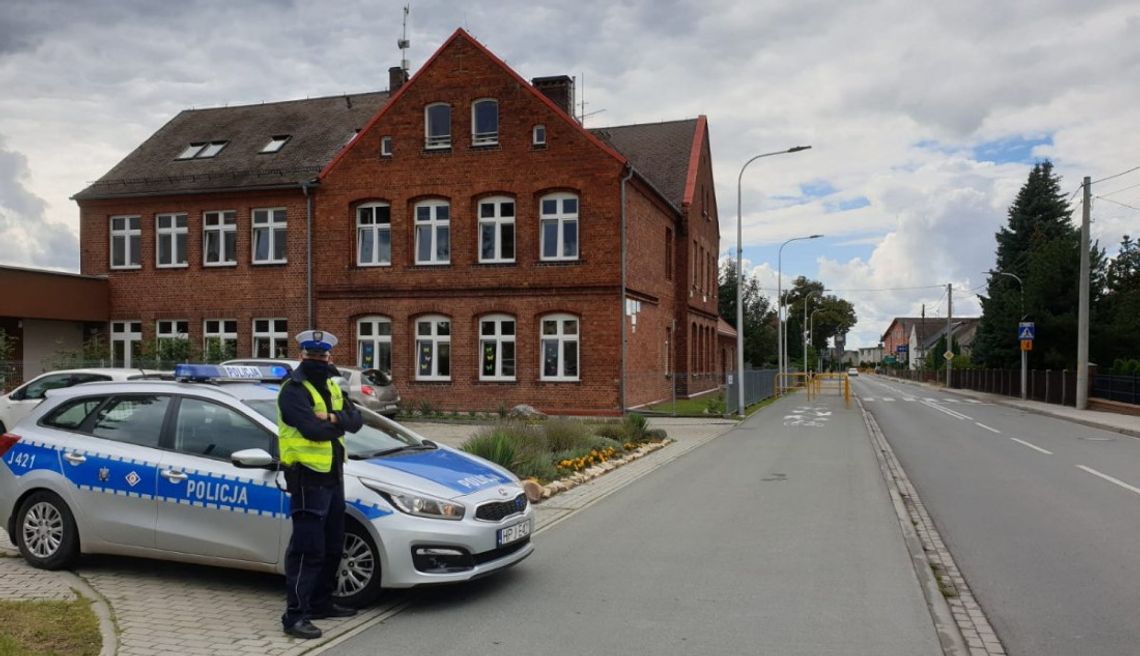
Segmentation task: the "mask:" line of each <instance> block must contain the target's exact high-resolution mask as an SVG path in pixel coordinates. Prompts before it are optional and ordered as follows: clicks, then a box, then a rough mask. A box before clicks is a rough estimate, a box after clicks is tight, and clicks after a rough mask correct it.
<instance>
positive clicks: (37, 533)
mask: <svg viewBox="0 0 1140 656" xmlns="http://www.w3.org/2000/svg"><path fill="white" fill-rule="evenodd" d="M15 529H16V535H15V536H13V537H15V539H16V546H17V547H18V548H19V549H20V555H22V556H23V557H24V560H26V561H28V562H29V563H30V564H31V565H32V566H33V567H39V568H40V569H64V568H66V567H68V566H69V565H71V563H73V562H74V561H75V558H76V556H78V555H79V529H77V528H76V527H75V518H74V517H72V515H71V509H70V508H68V507H67V504H66V503H64V502H63V499H60V498H59V496H58V495H56V494H54V493H52V492H47V491H40V492H35V493H33V494H32V495H31V496H29V497H28V498H27V499H25V500H24V503H23V504H22V505H21V506H20V512H19V513H18V514H17V515H16V526H15Z"/></svg>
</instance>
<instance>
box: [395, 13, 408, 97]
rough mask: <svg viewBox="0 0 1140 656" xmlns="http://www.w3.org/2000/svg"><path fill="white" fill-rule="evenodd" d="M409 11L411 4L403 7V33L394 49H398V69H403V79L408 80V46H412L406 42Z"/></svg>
mask: <svg viewBox="0 0 1140 656" xmlns="http://www.w3.org/2000/svg"><path fill="white" fill-rule="evenodd" d="M410 10H411V4H410V3H409V4H405V5H404V32H403V35H402V36H401V37H400V38H399V39H398V40H397V41H396V47H398V48H399V49H400V68H402V69H404V79H405V80H406V79H407V78H408V68H409V66H408V46H410V45H412V43H411V42H410V41H408V12H409V11H410Z"/></svg>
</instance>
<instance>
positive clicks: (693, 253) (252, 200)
mask: <svg viewBox="0 0 1140 656" xmlns="http://www.w3.org/2000/svg"><path fill="white" fill-rule="evenodd" d="M488 98H490V99H494V100H496V101H497V103H498V137H497V143H494V144H492V145H477V144H475V143H473V141H474V139H473V136H472V121H473V118H472V103H473V102H474V101H476V100H480V99H488ZM437 103H446V104H447V105H449V106H450V108H451V116H450V146H449V147H447V148H443V149H430V148H427V147H426V144H425V121H426V119H425V107H427V106H428V105H432V104H437ZM349 105H351V103H349ZM695 124H696V125H697V126H698V134H697V135H695V136H693V137H692V142H693V144H694V145H693V150H692V152H691V153H689V163H688V169H689V172H688V174H687V178H686V180H687V182H686V184H685V195H684V202H683V203H681V202H680V199H679V198H677V199H674V198H667V197H666V196H665V195H663V193H662V192H661V191H660V189H659V188H658V187H657V186H655V185H654V184H652V183H650V182H649V181H648V179H647V178H645V177H644V175H643V174H640V173H637V172H636V171H635V172H634V173H633V175H632V177H631V178H629V179H628V181H626V182H625V183H624V184H623V179H626V178H627V176H628V175H629V174H630V162H629V161H628V160H627V159H626V158H625V156H624V155H623V154H621V153H619V152H618V151H617V150H615V149H614V148H613V147H611V146H610V145H609V144H608V143H606V142H605V141H604V140H603V139H600V138H598V137H597V136H595V135H593V134H591V133H590V132H587V131H585V130H583V129H582V128H581V127H580V126H579V125H578V124H577V123H576V122H575V121H574V119H572V118H570V117H569V116H567V115H566V114H565V112H564V111H563V110H562V109H560V108H559V107H557V106H556V105H555V104H554V103H553V102H551V101H550V100H549V99H547V98H546V97H544V96H542V95H541V94H540V93H538V92H537V91H536V90H535V89H534V88H533V87H532V86H531V85H530V84H529V83H527V82H526V81H525V80H523V79H522V78H520V77H519V76H518V75H517V74H515V73H514V72H513V71H512V70H510V69H509V68H508V67H507V66H506V65H505V64H504V63H503V62H502V61H500V60H498V59H497V58H496V57H495V56H494V55H492V54H491V53H490V52H488V51H487V50H486V49H485V48H484V47H483V46H482V45H480V44H478V43H477V42H476V41H474V39H472V38H471V37H470V36H468V35H467V34H466V33H465V32H463V31H462V30H459V31H457V32H456V33H455V34H454V35H453V36H452V37H451V38H450V39H449V40H448V41H447V42H446V43H445V44H444V45H443V46H442V47H441V48H440V49H439V50H438V51H437V52H436V54H435V55H433V57H432V58H431V59H430V60H429V61H428V62H427V63H426V64H425V65H424V67H423V68H422V69H420V70H419V71H418V72H417V73H416V75H415V76H414V77H413V78H412V79H411V80H409V81H408V82H406V83H404V84H403V86H402V87H401V88H400V89H399V90H398V92H395V93H393V94H392V96H391V98H390V99H388V100H387V102H386V103H385V104H383V105H382V108H381V109H380V111H379V112H378V113H377V114H376V115H375V116H374V117H373V118H372V119H371V121H370V122H368V124H367V126H365V127H364V129H363V130H362V131H360V132H359V133H358V134H357V136H356V137H355V138H354V139H353V140H352V141H351V142H350V144H349V145H348V146H347V147H345V148H344V149H343V150H341V151H340V153H339V154H338V155H337V156H336V157H335V158H334V159H332V161H331V162H327V166H325V169H324V170H323V171H322V172H321V174H320V176H319V177H318V179H317V185H316V186H315V187H314V188H313V191H312V194H313V204H314V215H313V223H314V236H313V261H314V267H313V270H314V299H313V304H314V313H315V322H314V323H315V324H316V326H317V327H320V328H322V329H324V330H328V331H331V332H333V333H334V334H336V335H338V336H339V337H340V346H339V347H338V349H337V352H336V353H335V354H334V357H335V360H336V361H338V362H342V363H347V364H354V365H355V364H358V357H359V355H360V347H361V337H360V335H359V334H358V331H359V328H358V322H359V320H360V319H362V318H364V317H369V318H371V319H380V320H383V321H386V322H388V325H390V328H391V335H390V344H391V365H392V374H393V378H394V380H395V383H396V385H397V387H398V389H399V391H400V393H401V395H402V397H403V398H404V399H405V400H406V401H407V402H408V403H410V404H413V405H414V404H418V403H421V402H426V403H428V404H430V405H431V406H432V407H433V408H437V409H444V410H457V411H467V410H482V411H487V410H495V409H498V408H499V407H501V406H506V407H511V406H513V405H516V404H520V403H525V404H529V405H532V406H535V407H537V408H539V409H541V410H543V411H547V412H554V413H573V414H617V413H620V412H622V409H623V407H624V408H631V407H638V406H641V405H645V404H649V403H653V402H656V401H661V400H665V399H668V398H669V397H670V396H671V394H672V393H673V390H672V389H671V386H672V385H674V384H676V385H677V392H678V394H679V395H681V396H684V395H686V394H699V393H704V392H705V391H709V390H715V389H716V388H717V387H718V385H719V384H720V381H721V379H722V376H723V365H722V363H721V360H722V358H720V357H718V348H717V333H716V326H717V298H716V293H717V292H716V290H717V258H718V253H719V226H718V222H717V214H716V200H715V198H716V195H715V193H714V192H713V180H712V166H711V154H710V150H709V145H708V135H707V127H706V125H705V121H704V118H703V117H701V119H699V120H698V121H696V122H695ZM537 125H541V126H544V128H545V136H546V143H545V144H544V145H535V144H533V143H532V135H533V130H534V128H535V126H537ZM222 136H224V135H222ZM382 143H384V144H387V146H388V149H389V150H388V151H387V152H383V153H382V147H381V145H382ZM286 148H288V146H286ZM683 158H684V154H682V159H683ZM623 188H624V210H625V236H626V267H625V276H626V286H625V290H624V292H623V288H622V275H623V268H622V257H621V256H622V224H623V221H622V217H623ZM551 194H563V195H569V197H572V198H574V199H576V200H577V229H578V236H577V239H578V255H577V258H569V259H567V260H565V261H549V260H545V259H544V258H543V257H542V230H541V223H540V215H541V206H542V201H543V200H544V199H547V198H549V196H550V195H551ZM492 196H494V197H502V198H505V199H507V200H509V201H510V202H512V203H513V206H514V222H513V225H514V235H515V236H514V251H515V253H514V258H513V261H508V262H499V263H481V262H480V227H479V203H480V201H482V200H485V199H487V198H489V197H492ZM425 201H430V202H432V203H437V204H438V203H442V204H446V207H447V208H448V215H449V216H448V220H447V222H446V226H447V230H448V233H449V234H448V236H449V245H450V249H449V257H448V258H446V259H445V260H444V261H443V263H438V264H436V263H432V264H425V263H417V251H416V243H417V242H416V218H415V217H416V207H417V205H418V204H420V203H423V202H425ZM367 203H382V204H384V205H385V206H386V207H387V208H388V209H387V213H388V220H389V221H390V223H389V225H390V240H391V241H390V243H391V251H390V261H389V262H385V263H383V264H380V265H367V264H364V263H362V262H360V258H359V253H358V248H359V244H358V232H357V211H358V209H359V208H360V206H361V205H364V204H367ZM679 204H680V207H679V206H678V205H679ZM266 207H283V208H286V212H287V221H288V238H287V239H288V241H287V252H288V262H287V263H286V264H275V265H255V264H253V263H252V261H251V260H252V256H251V248H252V246H251V230H252V225H251V210H252V209H254V208H266ZM80 208H81V242H82V270H83V273H86V274H100V275H108V277H109V280H110V288H111V308H112V309H111V319H112V321H123V320H130V321H140V322H142V329H143V330H142V332H143V340H144V341H147V340H151V339H153V338H154V335H155V322H156V321H160V320H167V319H175V320H187V321H188V322H189V338H190V341H191V343H192V344H195V345H201V343H202V341H203V321H204V320H207V319H231V320H236V321H237V322H238V340H237V354H238V355H239V356H247V355H250V354H252V351H253V342H252V322H253V320H254V319H255V318H284V319H287V320H288V328H289V332H290V333H291V334H295V333H296V332H298V331H300V330H303V329H304V328H306V327H308V325H307V324H308V321H307V299H306V293H305V292H306V267H305V262H306V253H305V236H306V230H305V224H306V217H307V214H306V198H305V196H304V194H303V193H302V189H301V186H300V183H298V184H297V185H296V186H294V187H292V188H281V189H278V190H276V191H243V190H234V191H230V192H225V193H177V194H175V193H171V194H166V195H161V194H160V195H155V194H153V193H152V194H151V195H148V196H146V197H127V198H123V197H119V198H115V199H107V198H102V199H83V198H81V199H80ZM212 210H234V211H236V212H237V221H238V225H237V233H236V234H237V264H236V265H234V266H229V267H209V266H204V265H203V262H202V259H203V255H202V250H203V233H202V229H203V225H202V221H203V218H202V214H203V212H207V211H212ZM166 212H181V213H185V214H187V216H188V239H187V244H188V253H187V259H188V266H186V267H184V268H176V269H172V268H158V267H156V264H155V257H156V255H155V254H156V248H155V215H156V214H158V213H166ZM122 215H137V216H140V217H141V219H142V220H141V233H142V234H141V244H142V249H141V252H142V262H141V267H140V268H138V269H136V270H118V269H111V268H110V267H109V225H110V217H112V216H122ZM690 269H694V270H693V272H690ZM491 314H495V315H505V316H506V317H508V318H509V319H510V320H513V321H514V336H513V340H514V341H513V345H514V350H515V354H514V364H515V367H514V378H513V380H509V381H502V380H495V381H488V380H485V379H484V378H485V377H484V376H483V375H482V374H483V371H482V368H481V367H482V365H481V363H482V358H483V357H484V355H485V353H484V351H483V348H484V345H483V344H482V343H481V334H480V320H481V319H483V318H486V317H487V316H488V315H491ZM555 314H557V315H559V316H564V317H571V318H573V319H575V320H576V321H577V330H578V334H577V336H576V338H574V339H576V341H577V360H576V364H577V371H576V375H570V376H566V377H565V378H568V379H569V380H558V381H551V380H548V379H547V377H546V376H545V375H544V351H543V337H544V336H543V334H542V333H543V319H544V318H549V317H550V316H552V315H555ZM429 315H430V316H441V317H443V318H444V319H445V320H446V321H447V322H449V323H448V328H449V332H450V334H449V335H448V336H447V339H446V340H445V344H446V346H445V348H446V349H447V350H446V355H447V359H448V361H449V364H450V369H449V371H448V375H447V376H446V377H440V378H445V379H444V380H425V379H423V378H422V376H420V373H421V372H420V369H419V365H420V364H421V361H420V359H419V358H420V351H419V348H420V346H419V345H418V344H417V324H418V323H419V322H420V321H422V320H424V318H425V317H427V316H429ZM674 325H675V327H674ZM623 326H624V335H625V338H626V349H625V355H624V362H625V366H624V375H625V379H624V380H625V384H624V387H623V349H622V341H621V340H622V335H623ZM571 341H573V340H571ZM436 348H437V349H438V348H440V347H438V346H437V347H436ZM568 348H570V347H568ZM443 353H444V352H443V351H435V352H433V357H434V358H435V362H436V364H435V366H439V364H440V363H441V362H442V361H443ZM289 354H290V355H291V356H294V357H295V356H296V354H297V352H296V347H295V344H294V343H293V342H292V340H290V343H289ZM560 354H562V352H561V351H560ZM563 355H564V354H563ZM563 359H564V360H565V359H566V358H565V357H564V358H563ZM674 373H676V374H678V375H677V376H674V375H673V374H674ZM623 404H624V405H623Z"/></svg>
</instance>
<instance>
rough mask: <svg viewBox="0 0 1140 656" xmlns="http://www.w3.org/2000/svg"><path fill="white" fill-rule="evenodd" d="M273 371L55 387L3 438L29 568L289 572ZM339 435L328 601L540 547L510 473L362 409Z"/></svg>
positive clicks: (11, 504)
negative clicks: (132, 566) (341, 485)
mask: <svg viewBox="0 0 1140 656" xmlns="http://www.w3.org/2000/svg"><path fill="white" fill-rule="evenodd" d="M284 374H285V371H284V370H282V369H280V368H277V369H276V370H275V368H273V367H222V366H217V365H179V366H178V368H177V369H176V372H175V377H176V378H177V379H178V380H176V381H135V382H117V383H88V384H86V385H81V386H76V387H71V388H67V389H60V390H53V391H51V392H49V393H48V396H47V399H46V400H45V401H44V402H43V403H41V404H40V405H39V406H37V407H36V408H35V410H33V411H32V412H31V413H30V414H29V415H28V416H27V417H25V418H24V419H23V420H22V421H21V422H19V423H18V424H17V425H16V426H14V427H12V428H11V429H10V431H9V432H8V433H5V434H4V435H3V436H2V437H0V461H2V463H3V464H2V465H0V519H3V520H4V521H5V526H6V528H7V530H8V534H9V536H11V538H12V541H13V542H14V543H15V544H16V545H17V547H19V549H20V553H21V554H22V555H23V557H24V558H25V559H26V560H27V561H28V562H29V563H31V564H32V565H34V566H36V567H41V568H45V569H58V568H65V567H68V566H69V565H71V564H72V563H73V562H74V560H75V559H76V557H77V556H78V555H79V554H80V553H110V554H122V555H132V556H144V557H149V558H160V559H164V560H177V561H184V562H192V563H201V564H208V565H220V566H225V567H236V568H242V569H251V570H261V571H270V572H278V573H282V572H284V562H285V549H286V547H287V546H288V544H289V535H290V531H291V522H290V521H289V498H288V496H287V495H286V493H285V492H284V488H285V483H284V475H283V474H282V473H281V472H280V471H279V470H278V463H277V460H276V458H275V454H276V452H277V439H276V421H277V403H276V399H277V393H278V390H279V386H278V385H277V384H268V383H267V382H262V381H270V380H272V381H279V380H280V379H281V377H282V376H283V375H284ZM361 414H362V415H364V427H363V428H362V429H361V430H360V431H359V432H358V433H350V434H348V435H346V436H345V446H346V451H347V455H348V462H347V463H345V466H344V479H345V500H346V512H347V517H346V523H347V526H346V535H345V544H344V554H343V557H342V560H341V567H340V570H339V572H338V589H337V596H338V602H339V603H341V604H345V605H352V606H357V607H359V606H363V605H366V604H368V603H369V602H371V601H372V600H374V599H375V598H376V597H377V595H378V594H379V592H380V589H381V588H407V587H414V586H418V585H425V584H437V583H452V582H461V581H466V580H469V579H473V578H476V577H480V576H483V575H486V574H490V573H493V572H496V571H499V570H502V569H504V568H506V567H509V566H511V565H514V564H516V563H518V562H519V561H521V560H523V559H524V558H526V557H527V556H529V555H530V554H531V553H532V552H533V550H534V547H533V545H532V544H531V542H530V533H531V530H532V528H533V525H534V509H533V507H531V506H530V504H528V503H527V498H526V495H525V494H524V493H523V490H522V487H521V485H520V483H519V480H518V479H517V478H516V477H515V476H514V475H513V474H511V473H510V472H509V471H507V470H506V469H503V468H501V467H499V466H498V465H495V464H493V463H491V462H488V461H486V460H483V459H481V458H478V457H475V456H472V455H470V454H467V453H464V452H462V451H459V450H456V449H452V448H450V447H447V446H445V445H439V444H436V443H434V442H431V441H430V440H426V439H423V438H422V437H420V436H418V435H416V434H415V433H413V432H411V431H409V430H408V429H406V428H404V427H402V426H400V425H399V424H397V423H395V422H393V421H391V420H389V419H387V418H385V417H383V416H381V415H378V414H376V413H374V412H371V411H369V410H366V409H362V410H361Z"/></svg>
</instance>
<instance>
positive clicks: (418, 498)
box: [360, 478, 465, 520]
mask: <svg viewBox="0 0 1140 656" xmlns="http://www.w3.org/2000/svg"><path fill="white" fill-rule="evenodd" d="M360 482H361V483H363V484H364V486H365V487H367V488H368V489H370V490H374V491H375V492H377V493H379V494H380V496H382V497H384V498H385V499H387V500H388V503H390V504H392V506H394V507H395V508H396V509H397V510H399V511H400V512H403V513H407V514H409V515H415V516H416V517H428V518H430V519H450V520H460V519H463V513H464V512H465V508H464V507H463V504H461V503H455V502H454V501H448V500H446V499H438V498H436V497H432V496H428V495H426V494H418V493H415V492H407V491H403V490H397V489H395V488H391V487H387V486H384V485H382V484H380V483H377V482H376V481H370V480H368V479H366V478H362V479H360Z"/></svg>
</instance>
